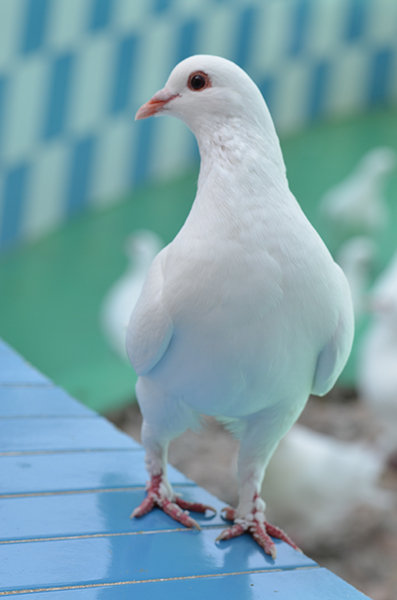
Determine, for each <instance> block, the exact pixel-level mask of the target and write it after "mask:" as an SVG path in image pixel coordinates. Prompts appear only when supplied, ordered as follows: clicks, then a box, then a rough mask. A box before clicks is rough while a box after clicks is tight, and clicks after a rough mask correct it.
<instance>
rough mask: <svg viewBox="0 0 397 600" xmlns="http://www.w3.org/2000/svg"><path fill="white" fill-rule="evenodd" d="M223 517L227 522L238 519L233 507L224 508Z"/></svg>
mask: <svg viewBox="0 0 397 600" xmlns="http://www.w3.org/2000/svg"><path fill="white" fill-rule="evenodd" d="M221 516H222V518H223V519H225V520H226V521H234V519H235V518H236V511H235V510H234V508H232V507H231V506H224V507H223V508H222V510H221Z"/></svg>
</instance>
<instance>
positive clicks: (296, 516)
mask: <svg viewBox="0 0 397 600" xmlns="http://www.w3.org/2000/svg"><path fill="white" fill-rule="evenodd" d="M383 468H384V460H383V455H382V454H381V453H378V452H377V451H375V450H373V449H372V448H369V447H366V446H365V445H364V444H360V443H357V442H343V441H341V440H338V439H335V438H333V437H330V436H329V435H324V434H321V433H318V432H315V431H312V430H310V429H308V428H307V427H303V426H301V425H295V426H294V427H293V428H292V429H291V431H290V432H289V433H288V434H287V435H286V436H285V437H284V438H283V439H282V440H281V442H280V444H279V446H278V447H277V450H276V451H275V453H274V455H273V458H272V459H271V461H270V463H269V466H268V468H267V471H266V476H265V480H264V484H263V493H264V494H265V495H266V497H267V501H268V506H269V514H270V516H271V518H272V519H275V520H280V521H283V523H285V524H287V526H288V528H290V529H291V531H293V534H294V536H296V537H297V538H298V539H299V540H306V542H307V543H309V541H310V542H311V543H317V542H319V541H321V540H324V539H327V538H328V537H329V536H332V535H333V534H334V533H335V531H338V532H340V528H341V527H342V528H346V523H347V522H348V520H349V519H350V518H351V517H352V515H354V513H355V511H356V510H357V509H358V508H359V507H363V506H370V507H374V508H376V509H385V508H388V507H389V502H390V498H389V495H388V494H387V492H386V491H385V490H383V489H381V488H380V487H379V479H380V476H381V474H382V472H383Z"/></svg>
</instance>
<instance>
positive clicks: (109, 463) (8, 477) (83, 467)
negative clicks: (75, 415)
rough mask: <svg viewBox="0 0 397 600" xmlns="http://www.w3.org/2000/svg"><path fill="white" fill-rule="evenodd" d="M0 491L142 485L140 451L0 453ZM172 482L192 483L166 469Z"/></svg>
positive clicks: (142, 474) (143, 477)
mask: <svg viewBox="0 0 397 600" xmlns="http://www.w3.org/2000/svg"><path fill="white" fill-rule="evenodd" d="M0 473H1V477H0V494H3V495H4V494H31V493H39V492H40V493H43V492H44V493H45V492H62V491H74V490H92V489H110V488H123V487H136V486H144V485H145V482H146V481H147V479H148V475H147V472H146V469H145V464H144V451H143V449H142V450H140V449H139V450H108V451H102V452H101V451H97V452H96V451H93V452H71V453H66V454H62V453H61V454H36V455H34V454H33V455H32V454H31V455H29V454H25V455H21V456H0ZM168 475H169V478H170V481H171V483H173V484H177V483H179V484H186V485H193V483H192V482H191V481H190V480H189V479H187V478H186V477H185V476H184V475H182V473H179V471H177V470H176V469H174V468H173V467H169V468H168Z"/></svg>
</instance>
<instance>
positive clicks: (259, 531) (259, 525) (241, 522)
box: [216, 495, 299, 559]
mask: <svg viewBox="0 0 397 600" xmlns="http://www.w3.org/2000/svg"><path fill="white" fill-rule="evenodd" d="M252 504H253V507H252V512H251V513H250V514H249V515H247V517H246V518H245V519H244V518H243V519H240V518H238V517H237V516H236V511H235V510H234V509H233V508H230V507H226V508H225V509H223V510H224V512H225V518H226V519H228V520H231V521H234V524H233V525H231V526H230V527H227V528H226V529H224V530H223V531H222V532H221V534H220V535H219V536H218V537H217V538H216V539H217V541H222V540H230V539H232V538H234V537H238V536H239V535H242V534H243V533H249V534H251V535H252V537H253V538H254V540H255V541H256V542H257V543H258V544H259V546H261V548H263V550H264V551H265V553H266V554H269V555H270V556H271V557H272V558H273V559H275V558H276V546H275V544H274V542H273V540H272V537H273V538H277V539H280V540H282V541H283V542H286V543H287V544H289V545H290V546H292V548H294V549H295V550H299V548H298V546H297V545H296V544H295V543H294V542H293V541H292V540H291V538H290V537H289V536H288V535H287V534H286V533H285V532H284V531H283V530H282V529H280V528H279V527H276V526H275V525H271V524H270V523H268V521H266V520H265V503H264V502H263V500H262V499H261V498H259V496H257V495H256V496H254V498H253V502H252Z"/></svg>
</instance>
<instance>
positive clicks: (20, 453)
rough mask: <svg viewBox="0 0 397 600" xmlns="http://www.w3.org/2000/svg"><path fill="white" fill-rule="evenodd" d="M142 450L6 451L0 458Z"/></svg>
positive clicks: (134, 449)
mask: <svg viewBox="0 0 397 600" xmlns="http://www.w3.org/2000/svg"><path fill="white" fill-rule="evenodd" d="M142 451H143V448H142V447H139V448H134V447H132V448H125V447H119V448H70V449H67V448H66V449H65V448H64V449H63V450H62V449H60V450H8V451H2V452H0V458H2V457H6V456H41V455H50V456H51V455H55V454H76V453H78V452H81V453H84V454H93V453H95V452H142Z"/></svg>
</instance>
